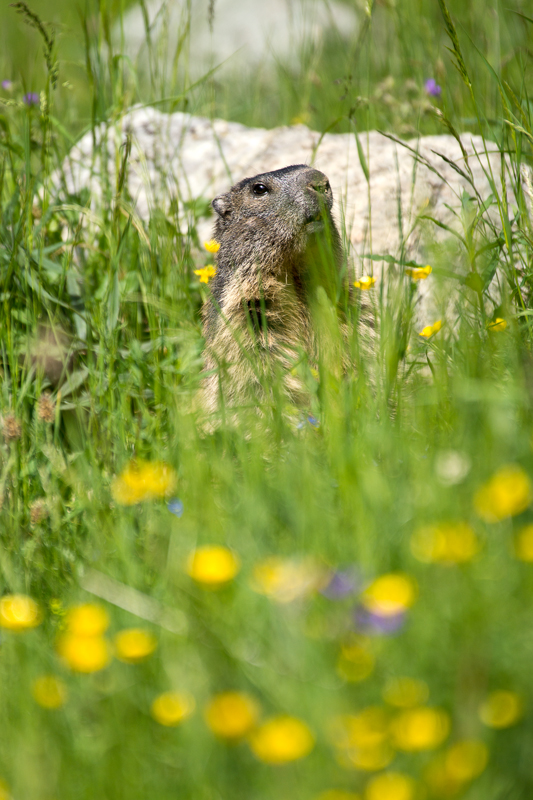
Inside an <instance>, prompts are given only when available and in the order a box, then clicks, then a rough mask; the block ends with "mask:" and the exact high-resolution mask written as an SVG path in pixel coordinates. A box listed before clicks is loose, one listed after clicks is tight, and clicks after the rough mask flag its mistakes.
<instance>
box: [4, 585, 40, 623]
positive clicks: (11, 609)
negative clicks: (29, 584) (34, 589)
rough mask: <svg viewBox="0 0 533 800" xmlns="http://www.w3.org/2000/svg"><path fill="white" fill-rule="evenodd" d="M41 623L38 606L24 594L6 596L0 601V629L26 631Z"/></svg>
mask: <svg viewBox="0 0 533 800" xmlns="http://www.w3.org/2000/svg"><path fill="white" fill-rule="evenodd" d="M40 622H41V612H40V609H39V606H38V605H37V603H36V602H35V600H32V598H31V597H28V596H27V595H25V594H6V595H4V596H3V597H2V599H0V628H6V629H7V630H10V631H26V630H28V629H29V628H35V627H36V626H37V625H39V624H40Z"/></svg>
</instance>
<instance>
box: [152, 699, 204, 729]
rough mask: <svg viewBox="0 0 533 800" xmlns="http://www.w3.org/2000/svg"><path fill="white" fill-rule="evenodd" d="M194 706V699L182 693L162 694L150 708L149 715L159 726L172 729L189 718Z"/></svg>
mask: <svg viewBox="0 0 533 800" xmlns="http://www.w3.org/2000/svg"><path fill="white" fill-rule="evenodd" d="M195 706H196V703H195V700H194V697H192V695H190V694H185V693H184V692H163V694H160V695H158V696H157V697H156V698H155V700H154V702H153V703H152V705H151V707H150V713H151V715H152V717H153V718H154V719H155V721H156V722H159V724H160V725H166V726H167V727H173V726H174V725H179V724H180V722H183V720H184V719H187V717H190V715H191V714H192V712H193V711H194V708H195Z"/></svg>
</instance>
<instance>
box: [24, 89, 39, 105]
mask: <svg viewBox="0 0 533 800" xmlns="http://www.w3.org/2000/svg"><path fill="white" fill-rule="evenodd" d="M22 99H23V101H24V102H25V103H26V105H27V106H30V107H31V106H38V105H39V102H40V98H39V95H38V94H37V92H28V93H27V94H25V95H24V97H23V98H22Z"/></svg>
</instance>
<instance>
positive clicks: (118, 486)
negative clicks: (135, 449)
mask: <svg viewBox="0 0 533 800" xmlns="http://www.w3.org/2000/svg"><path fill="white" fill-rule="evenodd" d="M176 481H177V476H176V473H175V471H174V470H173V469H172V467H171V466H169V465H168V464H165V463H163V462H162V461H141V460H138V459H137V460H134V461H130V463H129V464H128V466H127V467H126V468H125V469H124V470H123V471H122V472H121V473H120V475H118V476H117V477H116V478H115V479H114V480H113V482H112V484H111V494H112V495H113V499H114V500H115V502H117V503H120V505H123V506H133V505H136V504H137V503H141V502H142V501H144V500H153V499H154V498H157V497H167V496H168V495H169V494H171V493H172V491H173V489H174V488H175V486H176Z"/></svg>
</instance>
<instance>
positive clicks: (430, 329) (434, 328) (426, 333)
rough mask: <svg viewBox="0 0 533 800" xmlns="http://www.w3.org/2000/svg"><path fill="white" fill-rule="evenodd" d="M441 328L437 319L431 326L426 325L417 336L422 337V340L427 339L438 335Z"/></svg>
mask: <svg viewBox="0 0 533 800" xmlns="http://www.w3.org/2000/svg"><path fill="white" fill-rule="evenodd" d="M441 328H442V320H441V319H438V320H437V321H436V322H434V323H433V325H426V327H425V328H422V330H421V331H420V333H419V334H418V335H419V336H423V337H424V339H429V337H430V336H433V334H434V333H438V332H439V331H440V329H441Z"/></svg>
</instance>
